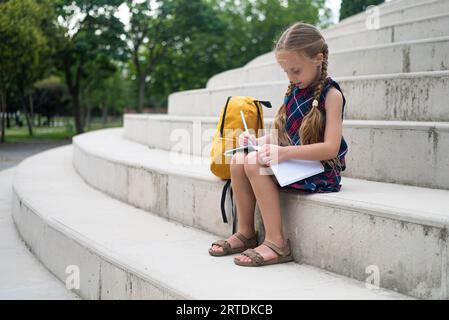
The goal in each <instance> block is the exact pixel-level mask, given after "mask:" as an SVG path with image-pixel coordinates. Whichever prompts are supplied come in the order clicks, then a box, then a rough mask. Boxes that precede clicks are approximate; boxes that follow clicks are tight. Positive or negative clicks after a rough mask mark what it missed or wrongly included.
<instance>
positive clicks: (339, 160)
mask: <svg viewBox="0 0 449 320" xmlns="http://www.w3.org/2000/svg"><path fill="white" fill-rule="evenodd" d="M274 52H275V57H276V60H277V62H278V64H279V65H280V66H281V68H282V69H283V70H284V71H285V72H286V73H287V76H288V79H289V80H290V85H289V86H288V89H287V93H286V94H285V99H284V104H283V105H282V106H281V107H280V108H279V109H278V110H277V112H276V115H275V118H274V129H275V130H273V131H274V134H273V132H271V133H270V134H267V135H265V136H263V137H260V138H259V139H256V138H255V136H254V135H248V134H246V133H243V134H242V135H240V136H239V144H240V145H245V144H247V142H248V139H250V140H251V141H252V142H253V143H254V144H258V145H261V146H262V147H263V148H262V150H259V151H256V152H251V153H236V154H235V155H234V156H233V157H232V160H231V167H230V169H231V183H232V189H233V192H234V199H235V203H236V208H237V215H238V219H237V221H238V232H237V233H235V234H234V235H232V236H231V237H229V238H228V239H227V240H218V241H216V242H214V243H213V244H212V247H211V248H210V249H209V253H210V254H211V255H213V256H224V255H228V254H232V253H241V254H240V255H238V256H237V257H235V259H234V262H235V263H236V264H238V265H243V266H261V265H266V264H274V263H282V262H288V261H291V260H293V258H292V254H291V248H290V243H289V241H288V240H285V238H284V235H283V228H282V218H281V208H280V200H279V198H280V192H279V188H280V186H279V184H278V183H277V181H276V179H275V178H274V176H273V175H267V174H260V172H262V170H263V168H264V167H265V168H266V166H269V165H270V164H271V163H274V161H276V162H278V163H279V162H282V161H285V160H288V159H303V160H320V161H321V163H322V164H323V166H324V168H325V172H323V173H321V174H317V175H315V176H312V177H309V178H307V179H303V180H300V181H297V182H295V183H292V184H290V185H288V186H285V187H284V188H288V189H294V190H299V191H302V192H308V193H314V192H338V191H340V188H341V185H340V181H341V175H340V172H341V171H344V170H345V168H346V165H345V154H346V153H347V151H348V146H347V144H346V142H345V140H344V138H343V137H342V122H343V111H344V105H345V103H346V101H345V98H344V96H343V94H342V92H341V89H340V86H339V85H338V83H337V82H335V81H334V80H332V79H331V78H330V77H328V75H327V63H328V56H329V53H328V46H327V44H326V42H325V40H324V38H323V36H322V35H321V33H320V32H319V31H318V29H317V28H315V27H314V26H312V25H309V24H305V23H295V24H294V25H292V26H291V27H289V28H288V29H287V30H286V31H284V33H283V34H282V36H281V38H280V39H279V40H278V42H277V43H276V46H275V48H274ZM275 155H276V156H277V157H276V156H275ZM256 201H257V203H258V205H259V208H260V211H261V215H262V219H263V223H264V226H265V241H264V242H263V243H262V244H261V245H259V246H257V234H256V232H255V228H254V212H255V205H256Z"/></svg>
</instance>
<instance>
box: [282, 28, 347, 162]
mask: <svg viewBox="0 0 449 320" xmlns="http://www.w3.org/2000/svg"><path fill="white" fill-rule="evenodd" d="M274 50H275V51H280V50H284V51H290V52H296V53H298V54H304V55H306V56H307V57H309V58H314V57H316V56H317V55H318V54H319V53H322V54H323V64H322V66H321V75H320V77H319V78H318V81H316V83H315V84H314V87H313V88H311V89H313V90H314V91H313V97H314V101H313V103H312V108H311V110H310V112H309V113H307V115H306V116H304V119H303V120H302V123H301V126H300V128H299V129H298V135H299V137H300V140H301V144H302V145H306V144H313V143H319V142H323V141H324V130H325V125H326V123H325V119H324V116H323V115H322V113H321V112H320V111H319V110H318V102H319V101H320V95H321V93H322V91H323V87H324V83H325V81H326V79H327V64H328V57H329V51H328V46H327V44H326V42H325V40H324V38H323V36H322V35H321V33H320V31H319V30H318V29H317V28H316V27H314V26H313V25H310V24H306V23H302V22H297V23H295V24H293V25H292V26H290V27H289V28H288V29H287V30H285V31H284V32H283V33H282V35H281V37H280V39H279V40H278V41H277V43H276V45H275V47H274ZM294 87H295V84H294V83H292V82H291V81H290V84H289V86H288V88H287V92H286V93H285V96H289V95H290V94H291V93H292V91H293V88H294ZM285 121H286V105H285V103H283V104H282V106H281V107H280V108H279V109H278V110H277V112H276V115H275V117H274V122H273V124H274V128H275V129H277V132H278V141H279V145H281V146H287V145H293V144H294V143H293V141H291V139H290V136H289V135H288V133H287V132H286V130H285ZM321 163H322V164H323V165H325V164H327V165H329V166H330V167H331V168H332V169H336V167H340V168H341V163H340V160H339V159H338V157H335V158H333V159H329V160H322V161H321Z"/></svg>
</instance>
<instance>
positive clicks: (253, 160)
mask: <svg viewBox="0 0 449 320" xmlns="http://www.w3.org/2000/svg"><path fill="white" fill-rule="evenodd" d="M259 168H260V165H259V162H258V161H257V152H251V153H249V154H248V156H247V157H246V159H245V165H244V170H245V172H246V175H248V176H250V175H254V174H256V173H258V172H259Z"/></svg>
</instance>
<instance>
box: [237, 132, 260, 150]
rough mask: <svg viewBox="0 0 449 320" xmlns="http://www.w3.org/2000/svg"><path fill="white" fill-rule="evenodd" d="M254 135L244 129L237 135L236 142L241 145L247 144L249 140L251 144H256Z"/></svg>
mask: <svg viewBox="0 0 449 320" xmlns="http://www.w3.org/2000/svg"><path fill="white" fill-rule="evenodd" d="M256 139H257V138H256V136H255V135H253V134H250V133H248V132H246V131H243V132H242V133H241V134H240V135H239V137H238V143H239V146H240V147H243V146H247V145H248V140H249V141H251V143H252V145H253V146H255V145H257V140H256Z"/></svg>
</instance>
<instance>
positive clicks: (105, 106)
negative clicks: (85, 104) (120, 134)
mask: <svg viewBox="0 0 449 320" xmlns="http://www.w3.org/2000/svg"><path fill="white" fill-rule="evenodd" d="M101 105H102V109H101V111H102V114H101V118H102V121H103V124H106V123H107V122H108V111H109V108H108V104H107V103H106V104H101Z"/></svg>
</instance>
